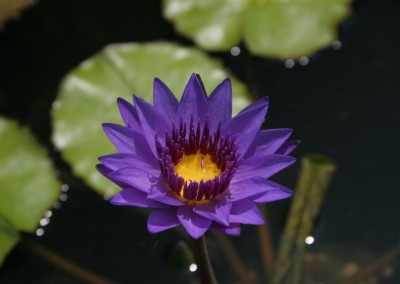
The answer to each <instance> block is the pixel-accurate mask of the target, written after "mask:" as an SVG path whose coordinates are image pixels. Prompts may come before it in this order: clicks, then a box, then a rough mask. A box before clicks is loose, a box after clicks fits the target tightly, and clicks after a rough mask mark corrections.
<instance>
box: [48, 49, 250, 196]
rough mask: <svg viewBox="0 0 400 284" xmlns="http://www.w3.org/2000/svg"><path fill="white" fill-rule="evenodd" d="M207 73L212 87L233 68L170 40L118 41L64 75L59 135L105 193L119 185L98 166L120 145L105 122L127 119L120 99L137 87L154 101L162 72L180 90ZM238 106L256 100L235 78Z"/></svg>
mask: <svg viewBox="0 0 400 284" xmlns="http://www.w3.org/2000/svg"><path fill="white" fill-rule="evenodd" d="M193 72H195V73H198V74H200V75H201V77H202V79H203V81H204V84H205V87H206V89H207V91H208V92H211V91H212V90H213V88H215V87H216V86H217V85H218V83H220V82H221V81H222V80H223V79H225V78H226V77H227V76H228V74H227V73H226V72H225V71H224V68H223V65H222V63H221V62H219V61H217V60H213V59H211V58H210V57H208V56H207V55H206V54H205V53H203V52H201V51H199V50H196V49H192V48H185V47H181V46H178V45H176V44H171V43H166V42H156V43H148V44H135V43H130V44H115V45H110V46H108V47H106V48H105V49H104V50H102V51H101V52H100V53H98V54H97V55H95V56H93V57H92V58H90V59H88V60H86V61H85V62H83V63H82V64H80V65H79V66H78V67H77V68H75V69H74V70H72V71H71V72H70V73H69V74H68V75H67V76H66V77H65V78H64V80H63V82H62V85H61V88H60V91H59V94H58V100H57V101H56V102H55V103H54V109H53V112H52V114H53V124H54V135H53V141H54V143H55V145H56V147H58V149H60V150H61V152H62V156H63V157H64V159H65V160H66V161H68V162H69V163H70V164H71V166H72V168H73V170H74V172H75V174H76V175H78V176H79V177H81V178H83V179H84V180H85V181H86V182H87V183H88V184H89V185H91V186H93V187H94V188H95V189H96V190H97V191H98V192H99V193H101V194H107V195H112V194H114V193H116V192H117V191H118V190H119V189H118V188H117V187H116V186H114V185H113V184H112V183H111V182H109V181H108V180H106V179H105V178H104V177H102V176H101V175H100V174H99V173H97V171H96V170H95V165H96V164H97V158H98V156H101V155H105V154H110V153H113V152H115V151H116V150H115V149H114V147H113V146H112V144H111V143H110V142H109V141H108V139H107V138H106V136H105V134H104V133H103V131H102V128H101V124H102V123H103V122H113V123H120V124H122V120H121V118H120V114H119V111H118V107H117V104H116V100H117V98H118V97H123V98H125V99H126V100H129V101H131V98H132V97H131V95H132V94H133V93H134V94H136V95H138V96H141V97H142V98H144V99H145V100H147V101H149V102H151V101H152V93H153V80H154V78H155V77H159V78H160V79H161V80H163V81H164V82H165V83H166V84H167V85H168V86H169V87H170V88H171V90H172V91H173V92H174V94H175V95H177V96H180V95H181V94H182V92H183V89H184V87H185V85H186V83H187V81H188V79H189V77H190V75H191V74H192V73H193ZM232 83H233V92H234V110H235V111H236V112H237V111H238V110H240V109H242V108H243V107H244V106H246V105H248V104H249V103H250V102H251V100H250V98H249V96H248V94H247V92H246V89H245V87H244V85H243V84H241V83H240V82H238V81H237V80H236V79H234V78H233V79H232Z"/></svg>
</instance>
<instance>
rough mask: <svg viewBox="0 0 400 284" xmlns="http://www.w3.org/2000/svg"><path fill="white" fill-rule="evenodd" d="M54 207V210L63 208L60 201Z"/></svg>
mask: <svg viewBox="0 0 400 284" xmlns="http://www.w3.org/2000/svg"><path fill="white" fill-rule="evenodd" d="M53 207H54V209H60V207H61V203H60V201H56V202H54V204H53Z"/></svg>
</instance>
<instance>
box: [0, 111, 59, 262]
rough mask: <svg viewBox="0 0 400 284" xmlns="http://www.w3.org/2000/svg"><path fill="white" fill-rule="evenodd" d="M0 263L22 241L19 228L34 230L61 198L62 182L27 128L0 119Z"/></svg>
mask: <svg viewBox="0 0 400 284" xmlns="http://www.w3.org/2000/svg"><path fill="white" fill-rule="evenodd" d="M0 141H1V147H0V164H1V167H0V243H1V246H0V262H1V259H2V258H4V256H5V254H6V253H7V252H8V250H9V249H11V247H12V246H13V245H14V244H15V243H16V242H17V241H18V233H17V230H20V231H24V232H33V231H34V230H35V229H36V227H37V225H38V223H39V220H40V219H41V218H42V217H43V213H44V211H45V210H46V209H48V208H49V207H51V205H52V204H53V202H54V201H55V200H56V199H57V198H58V195H59V191H60V183H59V182H58V180H57V179H56V177H55V175H54V170H53V167H52V164H51V162H50V160H49V159H48V157H47V153H46V151H45V150H44V149H43V148H42V147H40V146H39V145H38V143H37V142H36V140H35V139H34V138H33V136H32V134H31V133H30V132H29V131H28V129H26V128H22V129H21V128H19V127H18V125H17V124H16V123H15V122H12V121H9V120H7V119H4V118H0Z"/></svg>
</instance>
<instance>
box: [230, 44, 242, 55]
mask: <svg viewBox="0 0 400 284" xmlns="http://www.w3.org/2000/svg"><path fill="white" fill-rule="evenodd" d="M240 51H241V50H240V47H238V46H234V47H232V48H231V54H232V56H238V55H239V54H240Z"/></svg>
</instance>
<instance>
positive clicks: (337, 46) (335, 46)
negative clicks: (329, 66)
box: [332, 40, 342, 50]
mask: <svg viewBox="0 0 400 284" xmlns="http://www.w3.org/2000/svg"><path fill="white" fill-rule="evenodd" d="M332 48H333V49H334V50H339V49H341V48H342V42H341V41H340V40H335V41H334V42H332Z"/></svg>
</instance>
